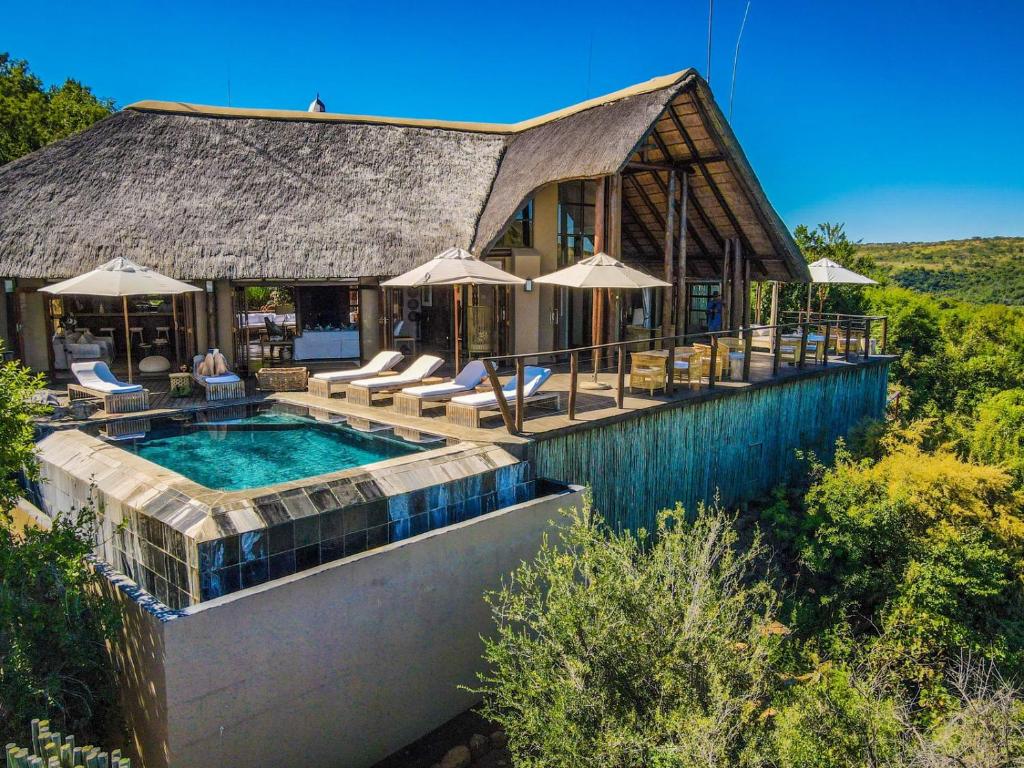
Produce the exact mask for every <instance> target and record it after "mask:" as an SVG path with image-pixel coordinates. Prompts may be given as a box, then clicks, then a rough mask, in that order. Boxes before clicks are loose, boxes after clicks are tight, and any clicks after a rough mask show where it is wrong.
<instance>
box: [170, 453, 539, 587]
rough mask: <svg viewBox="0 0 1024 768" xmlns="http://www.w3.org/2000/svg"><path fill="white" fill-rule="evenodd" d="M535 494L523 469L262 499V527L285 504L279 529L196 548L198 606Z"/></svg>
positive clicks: (333, 486) (341, 486) (330, 487)
mask: <svg viewBox="0 0 1024 768" xmlns="http://www.w3.org/2000/svg"><path fill="white" fill-rule="evenodd" d="M535 488H536V481H535V479H534V477H533V470H532V468H531V465H530V464H529V463H526V462H522V463H519V464H513V465H511V466H506V467H500V468H498V469H494V470H490V471H487V472H484V473H481V474H478V475H473V476H471V477H467V478H463V479H460V480H453V481H451V482H448V483H443V484H439V485H434V486H430V487H427V488H424V489H421V490H417V491H414V492H411V493H405V494H400V495H397V496H391V497H385V496H384V495H383V494H382V493H381V492H380V490H379V489H377V488H376V484H375V483H372V482H370V483H330V484H321V485H316V486H311V487H307V488H303V489H297V490H293V491H287V492H284V493H281V494H279V497H280V498H279V499H270V498H266V497H264V498H261V499H257V500H256V502H257V512H258V513H259V514H260V515H261V517H263V518H264V519H267V517H268V516H270V517H273V516H274V514H273V512H272V511H271V510H272V508H273V507H274V505H276V504H280V505H281V509H279V510H278V511H277V517H278V520H279V521H278V522H274V523H273V524H270V525H268V527H267V528H264V529H259V530H255V531H248V532H244V533H238V534H232V535H228V536H225V537H223V538H221V539H217V540H215V541H209V542H203V543H201V544H199V547H198V555H199V584H200V595H199V598H200V599H201V600H210V599H212V598H215V597H220V596H221V595H226V594H229V593H231V592H235V591H237V590H239V589H245V588H247V587H252V586H256V585H259V584H263V583H264V582H267V581H269V580H272V579H277V578H281V577H282V576H288V575H290V574H293V573H296V572H298V571H303V570H306V569H308V568H313V567H316V566H318V565H321V564H323V563H329V562H331V561H334V560H338V559H340V558H342V557H348V556H350V555H356V554H359V553H361V552H365V551H366V550H369V549H374V548H376V547H382V546H384V545H385V544H389V543H391V542H395V541H401V540H403V539H406V538H409V537H410V536H417V535H419V534H421V533H425V532H426V531H430V530H435V529H437V528H443V527H445V526H448V525H452V524H454V523H459V522H462V521H464V520H471V519H472V518H474V517H479V516H480V515H482V514H486V513H488V512H493V511H494V510H496V509H501V508H503V507H507V506H511V505H512V504H518V503H521V502H524V501H529V500H531V499H533V498H534V496H535ZM275 496H278V494H275ZM261 507H262V509H261ZM172 607H173V606H172Z"/></svg>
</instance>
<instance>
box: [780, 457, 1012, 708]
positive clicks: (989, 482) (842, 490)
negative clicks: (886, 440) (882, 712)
mask: <svg viewBox="0 0 1024 768" xmlns="http://www.w3.org/2000/svg"><path fill="white" fill-rule="evenodd" d="M805 508H806V512H805V515H806V522H805V524H804V525H803V526H802V527H801V529H800V530H801V533H800V534H799V537H800V538H799V540H800V542H802V543H801V544H799V545H798V546H797V549H798V550H799V551H800V562H799V567H800V570H802V573H801V572H800V571H799V570H798V573H797V574H794V584H799V597H798V599H797V601H796V615H797V617H798V618H797V620H796V621H795V622H794V624H795V626H796V629H797V631H798V634H799V635H800V636H801V638H802V639H805V640H807V641H808V642H809V643H810V644H811V645H812V646H813V645H817V644H820V638H821V637H823V636H825V635H827V634H828V633H830V632H835V631H837V630H840V631H847V628H848V631H849V632H851V633H852V636H853V637H854V638H855V640H854V644H855V645H857V646H860V647H866V648H869V649H870V652H871V656H870V658H871V662H872V663H873V664H876V665H878V666H880V667H882V668H885V669H887V670H890V671H891V673H892V674H893V675H894V676H895V677H896V678H898V680H899V681H900V683H901V684H902V685H904V686H906V687H907V689H908V690H911V691H913V692H914V695H915V697H916V698H917V704H918V707H920V708H922V709H923V710H925V714H924V717H925V718H926V719H927V718H930V717H934V716H935V715H937V714H939V713H941V712H942V711H944V710H945V708H946V707H947V706H948V692H947V691H946V687H945V686H946V681H945V680H944V679H943V669H944V668H945V667H946V666H947V665H948V664H949V663H950V662H951V660H952V659H954V658H956V656H957V655H958V654H960V653H961V652H963V651H965V650H967V651H969V652H971V653H974V654H976V655H977V656H978V657H979V658H982V659H988V660H992V661H995V662H997V663H999V664H1000V665H1003V666H1005V667H1006V668H1007V669H1008V670H1010V671H1011V672H1013V673H1014V674H1016V673H1018V672H1020V671H1024V667H1022V666H1021V663H1022V659H1024V610H1022V609H1024V603H1022V600H1021V597H1022V595H1021V582H1020V578H1019V574H1020V573H1021V572H1022V569H1024V517H1022V509H1024V505H1022V497H1021V495H1020V493H1019V492H1017V491H1016V490H1015V489H1014V485H1013V482H1012V480H1011V478H1010V477H1009V476H1008V475H1007V474H1006V473H1005V472H1003V471H1002V470H1000V469H998V468H995V467H988V466H980V465H976V464H969V463H966V462H963V461H961V460H960V459H958V458H957V457H956V456H955V455H953V454H952V453H949V452H945V451H939V452H936V453H926V452H924V451H922V450H920V448H918V447H916V446H914V445H911V444H901V445H896V446H895V447H893V448H891V450H890V452H889V453H888V454H887V455H885V456H884V457H883V458H882V459H880V460H878V461H871V460H863V461H854V460H852V459H851V458H850V457H849V456H848V455H846V454H844V453H842V452H840V454H839V455H838V457H837V460H836V464H835V466H834V467H831V468H829V469H827V470H825V471H824V472H823V473H822V474H821V476H820V479H818V480H817V481H816V482H815V483H813V484H812V485H811V487H810V488H809V489H808V490H807V492H806V495H805ZM775 514H778V512H775Z"/></svg>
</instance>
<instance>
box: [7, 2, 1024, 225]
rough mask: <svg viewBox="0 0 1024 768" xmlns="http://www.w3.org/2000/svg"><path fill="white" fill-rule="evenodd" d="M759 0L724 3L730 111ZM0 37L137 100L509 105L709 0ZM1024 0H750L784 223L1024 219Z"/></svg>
mask: <svg viewBox="0 0 1024 768" xmlns="http://www.w3.org/2000/svg"><path fill="white" fill-rule="evenodd" d="M745 6H746V0H717V1H716V2H715V34H714V43H713V60H712V70H711V84H712V87H713V89H714V91H715V94H716V98H717V99H718V101H719V104H720V105H722V107H723V109H725V110H726V111H728V109H729V90H730V89H729V86H730V78H731V70H732V62H733V54H734V50H735V45H736V38H737V33H738V31H739V27H740V21H741V19H742V17H743V12H744V8H745ZM4 18H5V27H4V28H3V29H0V50H9V51H10V52H11V53H12V54H14V55H15V56H17V57H19V58H26V59H28V60H29V62H30V64H31V66H32V68H33V69H34V71H35V72H36V73H37V74H39V75H40V76H41V77H42V78H43V79H44V80H45V81H47V82H48V83H49V82H55V81H60V80H63V79H64V78H65V77H69V76H70V77H75V78H78V79H80V80H82V81H84V82H85V83H87V84H89V85H91V86H92V87H93V88H94V90H95V91H96V93H98V94H100V95H102V96H109V97H112V98H114V99H116V101H117V103H118V104H119V105H125V104H129V103H131V102H133V101H136V100H139V99H147V98H149V99H172V100H180V101H190V102H197V103H205V104H227V103H228V102H229V83H230V103H231V104H233V105H234V106H259V107H278V108H305V106H306V105H307V104H308V103H309V101H310V100H311V99H312V97H313V95H314V94H315V93H316V92H317V91H319V93H320V95H321V97H322V98H323V100H324V101H325V102H326V103H327V106H328V109H330V110H331V111H337V112H355V113H369V114H385V115H402V116H410V117H439V118H450V119H475V120H490V121H514V120H518V119H522V118H525V117H531V116H534V115H537V114H541V113H544V112H547V111H550V110H553V109H557V108H559V107H562V106H566V105H568V104H571V103H574V102H577V101H580V100H582V99H585V98H587V97H589V96H595V95H599V94H601V93H606V92H609V91H612V90H615V89H618V88H621V87H624V86H627V85H630V84H633V83H635V82H639V81H642V80H646V79H648V78H651V77H654V76H656V75H661V74H665V73H668V72H673V71H676V70H679V69H683V68H685V67H687V66H696V67H698V68H700V70H701V71H702V72H703V71H704V69H705V68H706V35H707V1H706V0H700V1H699V2H696V1H694V2H691V1H687V0H680V1H678V2H661V1H660V0H652V1H651V2H647V3H643V4H639V3H634V2H614V3H611V2H603V0H588V2H576V0H572V1H570V2H550V0H548V1H547V2H540V1H535V0H520V1H519V2H511V1H508V0H506V2H500V3H499V2H492V1H491V0H474V2H467V3H450V2H436V1H435V2H429V3H427V2H402V1H400V0H392V1H391V2H387V3H367V2H358V3H350V2H338V3H325V2H321V3H313V2H307V3H303V2H298V1H297V0H293V1H292V2H290V3H266V2H260V1H259V0H253V1H251V2H247V3H241V2H238V3H234V2H217V3H215V2H206V3H198V2H188V1H185V0H182V1H180V2H176V3H173V4H172V3H150V2H137V3H106V2H97V3H82V2H75V3H62V2H47V3H18V4H16V5H9V6H8V7H7V8H6V10H5V13H4ZM1022 28H1024V2H1019V1H1018V0H1003V1H1002V2H997V1H996V0H970V1H969V2H962V1H961V2H953V1H952V0H931V2H918V1H916V0H915V1H911V0H904V1H900V0H891V1H890V2H882V1H881V0H876V1H871V0H862V1H861V2H854V1H853V0H849V1H847V0H804V1H803V2H797V1H796V0H752V2H751V5H750V13H749V17H748V20H747V25H746V30H745V32H744V35H743V41H742V47H741V51H740V59H739V69H738V75H737V80H736V90H735V103H734V111H733V125H734V128H735V130H736V133H737V134H738V136H739V138H740V141H741V142H742V143H743V146H744V148H745V150H746V152H747V154H748V156H749V157H750V160H751V162H752V164H753V166H754V169H755V170H756V171H757V173H758V175H759V177H760V178H761V181H762V183H763V185H764V187H765V189H766V191H767V192H768V196H769V198H770V199H771V200H772V202H773V203H774V204H775V206H776V208H777V209H778V210H779V213H780V214H781V215H782V217H783V219H784V220H785V221H786V223H787V224H788V225H789V226H790V227H793V226H795V225H797V224H800V223H806V224H815V223H818V222H820V221H825V220H829V221H843V222H845V223H846V225H847V230H848V231H849V233H850V235H851V236H852V237H854V238H857V239H864V240H866V241H879V240H932V239H943V238H952V237H970V236H973V235H996V234H1004V235H1024V46H1022V45H1021V38H1020V30H1021V29H1022Z"/></svg>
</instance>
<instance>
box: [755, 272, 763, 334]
mask: <svg viewBox="0 0 1024 768" xmlns="http://www.w3.org/2000/svg"><path fill="white" fill-rule="evenodd" d="M763 292H764V280H758V281H757V293H756V294H755V295H754V322H755V323H757V324H758V325H764V311H763V308H762V306H761V304H762V300H763V297H762V293H763Z"/></svg>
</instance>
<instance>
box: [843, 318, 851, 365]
mask: <svg viewBox="0 0 1024 768" xmlns="http://www.w3.org/2000/svg"><path fill="white" fill-rule="evenodd" d="M852 332H853V321H852V320H850V318H846V348H845V350H844V351H843V359H844V360H846V362H850V341H851V340H852Z"/></svg>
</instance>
